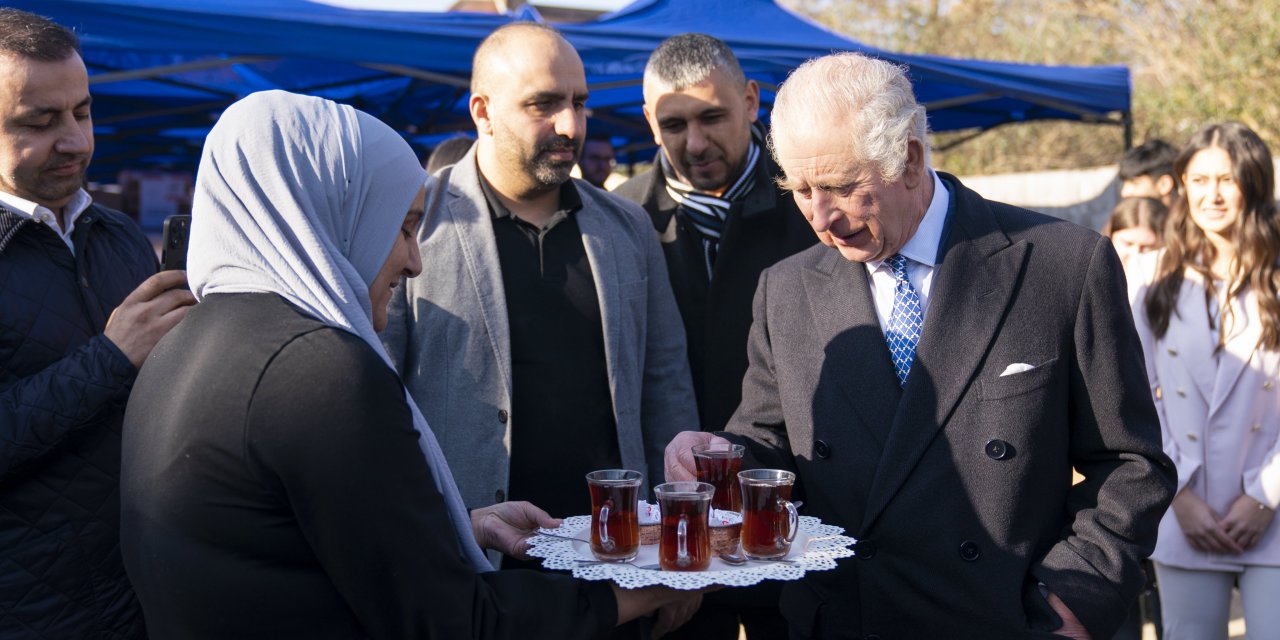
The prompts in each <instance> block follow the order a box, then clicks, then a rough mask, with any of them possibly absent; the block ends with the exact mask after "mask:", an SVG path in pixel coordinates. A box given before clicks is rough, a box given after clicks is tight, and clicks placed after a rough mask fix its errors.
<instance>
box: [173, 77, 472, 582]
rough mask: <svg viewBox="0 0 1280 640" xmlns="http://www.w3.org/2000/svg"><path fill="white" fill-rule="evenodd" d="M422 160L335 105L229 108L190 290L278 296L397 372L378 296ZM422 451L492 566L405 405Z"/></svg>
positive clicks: (199, 226)
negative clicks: (373, 290) (377, 313)
mask: <svg viewBox="0 0 1280 640" xmlns="http://www.w3.org/2000/svg"><path fill="white" fill-rule="evenodd" d="M426 177H427V176H426V172H425V171H423V170H422V168H421V166H419V164H418V161H417V158H416V157H415V156H414V153H413V150H412V149H410V148H409V145H408V144H407V143H405V141H404V140H402V139H401V138H400V136H399V135H397V134H396V132H395V131H392V130H391V128H390V127H388V126H387V125H385V124H383V123H382V122H380V121H378V119H376V118H374V117H372V116H370V115H368V114H366V113H363V112H361V111H358V110H356V109H353V108H351V107H349V106H346V105H340V104H337V103H335V102H331V101H329V100H324V99H321V98H313V97H309V96H301V95H297V94H292V93H288V92H285V91H263V92H260V93H255V94H252V95H250V96H248V97H246V98H244V99H243V100H240V101H239V102H236V103H235V104H233V105H231V106H230V107H229V108H228V109H227V110H226V111H225V112H223V114H222V117H221V118H219V120H218V123H217V125H215V126H214V127H213V130H212V131H210V132H209V137H208V138H206V140H205V145H204V154H203V156H202V157H201V158H200V170H199V174H198V175H197V178H196V193H195V200H194V202H193V204H192V216H191V250H190V253H189V255H188V256H187V268H188V271H187V278H188V281H189V282H190V284H191V290H192V291H193V292H194V293H195V296H196V298H197V299H203V298H204V296H207V295H209V294H211V293H244V292H261V293H275V294H278V295H280V296H283V297H284V298H285V299H287V300H288V301H289V302H292V303H293V304H295V305H297V306H298V307H300V308H302V309H303V310H304V311H306V312H307V313H309V314H310V315H312V316H314V317H315V318H317V319H319V320H320V321H322V322H324V323H325V324H327V325H330V326H333V327H337V328H339V329H343V330H345V331H349V332H351V333H353V334H355V335H357V336H360V338H362V339H363V340H364V341H365V342H366V343H368V344H369V347H370V348H372V349H373V350H374V351H376V352H377V353H378V355H380V356H381V357H382V359H383V360H385V361H386V362H387V366H392V365H391V361H390V359H389V358H388V357H387V353H386V351H385V350H384V349H383V346H382V342H381V341H379V340H378V336H377V335H376V333H375V332H374V330H373V319H372V310H371V306H370V303H369V286H370V284H371V283H372V282H373V279H374V277H376V276H377V274H378V271H379V270H380V269H381V268H382V265H383V263H385V262H386V260H387V256H388V255H389V254H390V253H391V247H392V244H393V243H394V242H395V237H396V234H397V233H399V231H400V225H401V224H402V223H403V222H404V216H405V214H406V212H408V210H409V207H410V206H411V205H412V204H413V199H414V197H415V196H416V195H417V193H418V190H419V189H420V188H421V187H422V185H423V182H424V181H425V180H426ZM405 401H406V402H407V403H408V404H409V410H410V411H411V412H412V413H413V423H414V427H416V428H417V430H418V433H419V440H418V443H419V445H420V446H421V448H422V452H423V454H424V455H425V456H426V458H427V462H429V463H430V465H431V471H432V475H433V476H434V478H435V482H436V486H437V488H438V489H439V490H440V493H441V494H443V495H444V499H445V503H446V504H447V505H448V507H449V515H450V517H451V519H452V521H453V529H454V531H455V533H456V534H457V537H458V543H459V545H460V547H461V549H462V553H463V555H464V556H465V558H466V560H467V561H468V562H470V564H471V565H472V566H474V567H475V568H476V569H477V570H482V571H489V570H492V569H493V566H492V565H491V564H489V561H488V560H487V559H486V558H485V556H484V553H483V552H482V551H481V550H480V547H479V545H477V544H476V541H475V537H474V535H473V534H472V531H471V519H470V516H469V515H468V514H467V510H466V508H465V507H464V506H463V504H462V498H461V496H460V495H459V494H458V487H457V485H456V484H455V483H454V480H453V475H452V474H451V473H450V472H449V465H448V464H447V463H446V462H445V459H444V454H443V453H442V452H441V451H440V445H439V444H438V443H437V442H436V438H435V435H434V434H433V433H432V432H431V429H430V428H429V427H428V426H427V421H426V420H425V419H424V418H423V417H422V413H421V412H419V411H418V407H417V405H416V404H415V403H414V401H413V398H411V397H409V394H408V393H407V392H406V393H405Z"/></svg>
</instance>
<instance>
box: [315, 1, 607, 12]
mask: <svg viewBox="0 0 1280 640" xmlns="http://www.w3.org/2000/svg"><path fill="white" fill-rule="evenodd" d="M317 1H318V2H323V3H324V4H329V5H333V6H336V7H347V8H350V9H375V10H382V11H447V10H448V9H449V7H452V6H453V5H454V3H455V2H456V0H317ZM534 4H540V5H548V6H557V7H572V8H575V9H596V10H600V11H613V10H615V9H621V8H622V7H625V6H627V5H628V4H631V0H535V1H534Z"/></svg>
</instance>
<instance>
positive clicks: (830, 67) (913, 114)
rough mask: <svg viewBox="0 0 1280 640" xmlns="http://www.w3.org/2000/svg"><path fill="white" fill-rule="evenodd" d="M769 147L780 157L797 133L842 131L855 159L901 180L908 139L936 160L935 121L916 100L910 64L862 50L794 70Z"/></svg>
mask: <svg viewBox="0 0 1280 640" xmlns="http://www.w3.org/2000/svg"><path fill="white" fill-rule="evenodd" d="M772 120H773V127H772V130H773V133H772V134H771V135H770V136H769V147H770V150H771V151H772V152H773V155H774V158H775V159H776V158H778V157H779V153H778V142H779V140H780V139H781V140H783V142H784V144H785V143H786V141H789V140H791V139H793V138H794V136H795V132H799V131H805V130H811V131H823V130H833V125H834V131H838V132H839V135H843V136H846V137H847V138H848V140H849V148H850V151H851V152H852V156H853V159H854V160H855V161H857V162H860V163H874V165H875V166H876V167H878V168H879V170H880V174H881V176H882V177H883V178H884V179H885V181H890V182H891V181H893V180H897V179H898V178H899V177H901V176H902V172H903V170H904V169H905V167H906V162H907V141H908V140H910V139H912V138H915V139H916V140H919V141H920V144H921V146H922V147H923V148H924V161H925V165H926V166H927V165H929V163H930V153H929V138H928V133H929V124H928V119H927V117H926V115H925V110H924V107H923V106H921V105H920V104H919V103H917V102H916V98H915V94H914V93H913V92H912V90H911V80H909V79H908V78H907V73H906V68H905V67H902V66H899V65H896V64H893V63H890V62H885V61H883V60H879V59H876V58H871V57H868V56H864V55H862V54H858V53H836V54H832V55H829V56H823V57H821V58H815V59H813V60H809V61H807V62H805V63H804V64H802V65H800V67H799V68H797V69H796V70H795V71H793V72H792V73H791V75H790V77H788V78H787V81H786V82H785V83H783V85H782V87H780V88H779V89H778V96H777V98H776V99H775V100H774V102H773V115H772Z"/></svg>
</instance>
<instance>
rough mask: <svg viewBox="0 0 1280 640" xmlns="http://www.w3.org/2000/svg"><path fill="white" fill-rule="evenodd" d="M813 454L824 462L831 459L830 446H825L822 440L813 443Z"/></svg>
mask: <svg viewBox="0 0 1280 640" xmlns="http://www.w3.org/2000/svg"><path fill="white" fill-rule="evenodd" d="M813 453H814V454H815V455H817V456H818V457H819V458H822V459H823V460H826V459H827V458H830V457H831V445H829V444H827V443H826V441H824V440H819V441H817V442H815V443H813Z"/></svg>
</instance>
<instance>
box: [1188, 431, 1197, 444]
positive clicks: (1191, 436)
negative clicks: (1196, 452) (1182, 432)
mask: <svg viewBox="0 0 1280 640" xmlns="http://www.w3.org/2000/svg"><path fill="white" fill-rule="evenodd" d="M1187 439H1188V440H1190V441H1192V442H1195V441H1196V434H1194V433H1188V434H1187Z"/></svg>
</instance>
